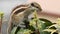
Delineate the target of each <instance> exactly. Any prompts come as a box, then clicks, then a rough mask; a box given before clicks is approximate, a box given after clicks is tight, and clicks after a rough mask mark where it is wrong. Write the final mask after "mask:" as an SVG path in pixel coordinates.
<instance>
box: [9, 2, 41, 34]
mask: <svg viewBox="0 0 60 34" xmlns="http://www.w3.org/2000/svg"><path fill="white" fill-rule="evenodd" d="M34 10H36V11H42V9H41V6H40V5H39V4H38V3H36V2H32V3H29V4H26V5H19V6H17V7H15V8H14V9H13V10H12V12H11V16H10V21H9V26H8V34H10V33H11V30H12V28H13V27H14V26H20V24H21V23H23V21H24V20H28V16H29V15H30V14H32V13H33V12H34ZM23 24H24V23H23ZM23 27H24V26H23Z"/></svg>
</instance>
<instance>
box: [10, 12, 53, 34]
mask: <svg viewBox="0 0 60 34" xmlns="http://www.w3.org/2000/svg"><path fill="white" fill-rule="evenodd" d="M24 23H26V22H24ZM27 23H29V24H27ZM27 23H26V24H25V25H27V28H18V27H14V28H13V29H12V31H11V34H50V32H46V31H43V30H44V29H47V28H46V27H48V26H50V25H53V23H52V22H51V21H49V20H47V19H43V18H38V16H37V12H36V11H35V12H34V17H33V19H31V20H30V21H29V22H27ZM17 30H18V31H17Z"/></svg>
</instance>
